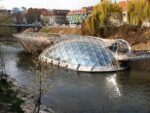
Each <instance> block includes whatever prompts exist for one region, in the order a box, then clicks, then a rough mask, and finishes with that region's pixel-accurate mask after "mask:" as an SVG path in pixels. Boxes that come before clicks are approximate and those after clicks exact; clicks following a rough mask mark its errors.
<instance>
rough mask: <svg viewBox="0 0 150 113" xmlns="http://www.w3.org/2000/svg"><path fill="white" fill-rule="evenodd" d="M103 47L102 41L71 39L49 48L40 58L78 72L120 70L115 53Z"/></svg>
mask: <svg viewBox="0 0 150 113" xmlns="http://www.w3.org/2000/svg"><path fill="white" fill-rule="evenodd" d="M103 45H104V42H103V41H102V40H95V39H90V38H77V39H70V40H66V41H62V42H60V43H57V44H55V45H54V46H52V47H49V48H47V49H46V50H45V51H44V52H43V53H42V54H41V55H40V57H39V58H40V59H42V60H43V59H44V60H45V61H47V62H50V63H53V64H55V65H59V66H61V67H66V68H70V69H73V70H77V71H90V72H92V71H93V72H95V71H115V70H120V68H118V64H117V61H116V59H115V56H114V53H113V52H112V51H111V50H110V49H108V48H105V47H104V46H103Z"/></svg>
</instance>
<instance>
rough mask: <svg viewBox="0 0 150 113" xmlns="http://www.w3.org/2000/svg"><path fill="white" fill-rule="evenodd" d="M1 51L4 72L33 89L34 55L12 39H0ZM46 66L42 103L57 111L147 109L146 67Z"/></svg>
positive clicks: (137, 112)
mask: <svg viewBox="0 0 150 113" xmlns="http://www.w3.org/2000/svg"><path fill="white" fill-rule="evenodd" d="M0 54H1V55H2V56H4V59H5V66H6V73H7V74H9V75H11V77H12V78H15V79H16V80H17V81H18V83H19V84H20V85H25V86H26V87H27V88H29V89H34V88H33V87H32V86H35V85H33V84H35V81H34V79H35V78H34V77H35V71H34V68H35V65H34V63H33V57H32V56H31V55H28V54H26V53H24V52H23V49H21V48H20V47H19V45H18V44H17V43H14V42H0ZM49 70H50V71H51V73H50V74H47V78H46V79H45V81H44V85H45V84H46V85H45V86H46V89H47V90H46V92H45V94H44V95H43V98H42V103H43V104H45V105H47V106H49V107H51V108H52V109H54V111H55V112H56V113H150V72H148V71H140V70H136V69H129V70H125V71H121V72H117V73H79V72H74V71H69V70H65V69H60V68H59V67H51V68H50V69H49ZM48 84H50V85H48ZM45 86H44V87H45ZM35 87H36V86H35ZM35 89H36V88H35ZM34 93H35V92H34Z"/></svg>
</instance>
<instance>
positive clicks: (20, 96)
mask: <svg viewBox="0 0 150 113" xmlns="http://www.w3.org/2000/svg"><path fill="white" fill-rule="evenodd" d="M0 95H1V96H0V106H1V107H0V112H1V113H33V111H34V108H35V106H36V96H34V95H32V94H30V92H29V91H28V89H27V88H25V86H24V87H20V86H19V84H18V83H17V81H16V80H15V79H13V78H10V77H9V76H8V75H6V76H2V75H0ZM36 112H37V111H35V113H36ZM40 113H54V111H53V110H52V109H50V108H47V107H46V106H45V105H40Z"/></svg>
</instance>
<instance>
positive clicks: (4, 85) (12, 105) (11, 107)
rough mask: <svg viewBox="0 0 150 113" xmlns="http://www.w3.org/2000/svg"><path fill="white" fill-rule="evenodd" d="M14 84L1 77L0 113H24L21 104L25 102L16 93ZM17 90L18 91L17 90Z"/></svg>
mask: <svg viewBox="0 0 150 113" xmlns="http://www.w3.org/2000/svg"><path fill="white" fill-rule="evenodd" d="M13 83H14V82H12V81H11V82H10V81H9V82H8V81H7V79H6V78H4V77H1V76H0V112H1V113H10V112H11V113H24V112H23V110H22V109H21V107H20V106H21V104H23V103H24V101H23V100H22V99H20V98H18V97H17V92H16V91H14V89H15V84H13ZM15 90H16V89H15Z"/></svg>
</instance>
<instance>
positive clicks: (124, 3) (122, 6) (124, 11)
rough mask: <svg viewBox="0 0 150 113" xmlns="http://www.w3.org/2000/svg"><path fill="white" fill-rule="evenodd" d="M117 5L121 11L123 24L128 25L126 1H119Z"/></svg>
mask: <svg viewBox="0 0 150 113" xmlns="http://www.w3.org/2000/svg"><path fill="white" fill-rule="evenodd" d="M118 5H119V7H121V8H122V10H123V24H124V23H128V19H127V0H120V2H119V3H118Z"/></svg>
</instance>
